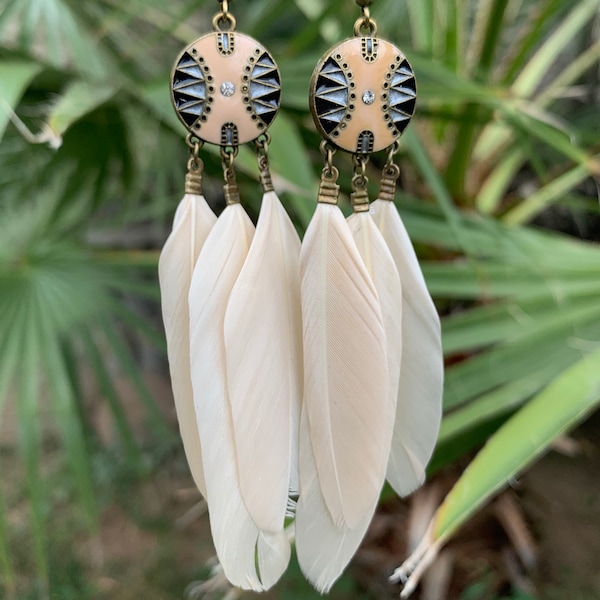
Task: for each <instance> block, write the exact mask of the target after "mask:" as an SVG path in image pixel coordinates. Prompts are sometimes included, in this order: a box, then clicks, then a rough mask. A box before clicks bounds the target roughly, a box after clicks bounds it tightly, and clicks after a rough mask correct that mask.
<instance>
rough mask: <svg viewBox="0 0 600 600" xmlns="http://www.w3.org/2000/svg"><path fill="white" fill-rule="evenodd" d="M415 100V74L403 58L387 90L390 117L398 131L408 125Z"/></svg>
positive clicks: (401, 130)
mask: <svg viewBox="0 0 600 600" xmlns="http://www.w3.org/2000/svg"><path fill="white" fill-rule="evenodd" d="M416 101H417V84H416V81H415V75H414V73H413V71H412V69H411V68H410V65H409V64H408V61H406V60H403V61H402V63H400V66H399V67H398V68H397V70H396V72H395V73H394V75H393V76H392V80H391V82H390V91H389V102H390V117H391V119H392V122H393V123H394V125H395V126H396V128H397V129H398V131H399V132H400V133H402V132H403V131H404V130H405V129H406V127H407V126H408V124H409V122H410V120H411V118H412V116H413V114H414V112H415V106H416Z"/></svg>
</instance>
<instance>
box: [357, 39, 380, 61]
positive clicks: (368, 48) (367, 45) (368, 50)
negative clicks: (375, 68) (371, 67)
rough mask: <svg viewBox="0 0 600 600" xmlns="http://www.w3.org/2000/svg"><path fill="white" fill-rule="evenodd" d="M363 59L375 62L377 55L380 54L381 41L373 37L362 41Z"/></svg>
mask: <svg viewBox="0 0 600 600" xmlns="http://www.w3.org/2000/svg"><path fill="white" fill-rule="evenodd" d="M361 44H362V57H363V58H364V59H365V60H366V61H367V62H375V61H376V60H377V53H378V52H379V40H378V39H377V38H372V37H364V38H362V39H361Z"/></svg>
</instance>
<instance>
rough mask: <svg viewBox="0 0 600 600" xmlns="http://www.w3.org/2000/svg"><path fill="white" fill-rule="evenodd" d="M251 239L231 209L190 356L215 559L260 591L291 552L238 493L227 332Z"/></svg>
mask: <svg viewBox="0 0 600 600" xmlns="http://www.w3.org/2000/svg"><path fill="white" fill-rule="evenodd" d="M253 235H254V226H253V225H252V223H251V221H250V219H249V218H248V215H247V214H246V212H245V211H244V209H243V208H242V207H241V206H240V205H239V204H238V205H233V206H229V207H227V208H226V209H225V211H224V212H223V214H222V215H221V217H220V218H219V220H218V221H217V223H216V225H215V226H214V227H213V229H212V231H211V233H210V235H209V236H208V239H207V240H206V243H205V244H204V247H203V249H202V252H201V253H200V256H199V258H198V262H197V263H196V268H195V270H194V275H193V278H192V284H191V288H190V296H189V303H190V340H191V346H190V353H191V369H192V384H193V390H194V402H195V408H196V415H197V421H198V428H199V432H200V442H201V444H202V448H203V454H202V459H203V465H204V477H205V482H206V494H207V495H206V499H207V502H208V508H209V517H210V525H211V530H212V535H213V540H214V543H215V547H216V551H217V556H218V558H219V561H220V563H221V566H222V567H223V571H224V573H225V576H226V577H227V579H228V580H229V581H230V582H231V583H232V584H233V585H235V586H237V587H240V588H243V589H251V590H255V591H262V590H264V589H266V588H267V587H268V586H270V585H272V584H273V583H274V582H275V581H277V580H278V579H279V577H280V576H281V574H283V572H284V571H285V569H286V567H287V564H288V561H289V556H290V547H289V543H288V542H287V539H285V534H284V532H283V531H282V532H280V533H279V534H276V535H273V536H267V537H265V536H262V535H261V532H260V531H259V529H258V527H257V526H256V524H255V523H254V521H253V520H252V518H251V517H250V515H249V514H248V511H247V510H246V507H245V505H244V502H243V500H242V497H241V494H240V487H239V481H238V465H237V461H236V452H235V444H234V436H233V426H232V418H231V406H230V403H229V395H228V389H227V368H226V358H225V341H224V332H223V328H224V320H225V311H226V308H227V303H228V301H229V297H230V294H231V291H232V289H233V287H234V285H235V282H236V280H237V278H238V276H239V274H240V271H241V270H242V267H243V265H244V262H245V261H246V257H247V255H248V250H249V248H250V243H251V241H252V237H253ZM267 542H268V543H267ZM257 556H258V559H259V560H258V566H259V569H260V574H259V572H257V565H256V560H255V559H256V557H257Z"/></svg>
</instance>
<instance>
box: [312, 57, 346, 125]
mask: <svg viewBox="0 0 600 600" xmlns="http://www.w3.org/2000/svg"><path fill="white" fill-rule="evenodd" d="M349 108H350V81H349V78H348V76H347V74H346V73H345V72H344V69H343V68H342V66H341V65H340V64H339V63H338V62H337V61H336V59H335V58H334V57H330V58H329V59H328V60H327V61H326V62H325V64H324V65H323V67H322V68H321V70H320V72H319V75H318V77H317V81H316V90H315V94H314V109H315V113H316V116H317V118H318V120H319V123H320V125H321V126H322V128H323V129H324V131H325V133H326V134H327V135H329V134H331V133H333V131H334V130H335V129H336V128H337V127H338V126H339V125H340V124H341V123H342V121H343V120H344V119H345V118H346V117H347V115H348V111H349Z"/></svg>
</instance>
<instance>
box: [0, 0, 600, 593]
mask: <svg viewBox="0 0 600 600" xmlns="http://www.w3.org/2000/svg"><path fill="white" fill-rule="evenodd" d="M599 6H600V3H599V1H598V0H577V1H571V0H500V1H496V0H481V1H479V2H470V1H468V0H456V1H452V2H446V1H445V0H378V1H377V2H375V3H374V6H373V9H372V12H373V16H374V17H375V19H376V20H378V22H379V27H380V33H381V35H383V36H385V37H387V38H389V39H391V40H392V41H394V42H395V43H397V44H398V45H400V47H402V48H403V49H404V51H405V52H406V54H407V56H408V57H409V59H410V60H411V62H412V64H413V67H414V68H415V71H416V73H417V76H418V81H419V91H420V100H419V106H418V116H417V118H416V119H415V123H414V124H413V125H412V126H411V128H410V129H409V131H408V132H407V134H406V135H405V136H404V138H403V143H402V152H401V159H400V160H401V167H402V172H403V191H402V192H401V193H399V195H398V204H399V207H400V210H401V213H402V215H403V218H404V220H405V222H406V225H407V227H408V229H409V231H410V233H411V235H412V237H413V240H414V241H415V243H416V244H417V247H418V249H419V252H420V254H421V256H422V258H423V267H424V272H425V275H426V278H427V281H428V285H429V287H430V289H431V291H432V294H433V296H434V298H435V299H436V302H437V304H438V307H439V308H440V310H441V311H442V313H443V314H444V315H445V318H444V322H443V329H444V348H445V352H446V355H447V358H448V370H447V382H446V392H445V407H446V409H447V415H446V417H445V420H444V423H443V427H442V434H441V438H440V444H439V449H438V452H437V454H436V457H435V459H434V463H433V468H440V467H441V466H443V465H445V464H447V463H448V462H449V461H452V460H454V459H455V458H457V457H459V456H461V455H463V454H464V453H465V452H467V451H469V450H471V449H473V448H475V447H477V446H479V445H480V444H481V443H482V442H483V441H485V439H487V438H488V437H489V436H490V435H492V434H493V432H494V430H495V429H497V428H498V427H499V426H500V425H502V423H503V422H504V421H505V419H506V418H507V417H508V416H509V415H511V414H512V413H514V412H515V411H519V410H520V409H521V406H522V405H524V404H527V403H529V402H530V401H534V400H536V398H537V397H538V396H539V394H542V393H544V392H543V390H544V389H545V388H546V387H547V386H549V385H550V384H552V382H553V381H554V380H555V379H556V378H558V377H559V376H561V377H562V379H561V382H562V383H561V384H560V385H561V386H562V387H561V388H560V389H561V390H566V392H562V396H560V397H557V396H556V395H554V396H553V395H552V394H550V395H549V396H547V398H548V399H547V402H548V405H547V412H546V411H541V412H542V419H541V420H543V416H544V415H543V413H544V412H546V414H547V415H548V417H549V418H550V417H551V418H552V419H553V422H554V423H561V422H563V423H564V424H565V426H566V425H569V426H572V425H573V424H574V423H575V422H576V419H575V420H573V419H570V418H569V415H568V414H567V413H568V408H569V406H568V405H569V397H568V395H569V392H568V390H569V389H571V387H573V389H577V386H578V381H579V379H577V380H575V378H578V377H581V371H582V369H577V368H576V366H577V365H578V363H580V362H582V361H584V360H586V359H587V360H590V358H589V356H590V355H592V353H596V355H597V352H598V348H599V347H600V250H599V249H598V247H597V245H595V244H593V243H590V242H585V241H582V240H577V239H574V238H570V237H566V236H564V235H560V234H558V233H553V232H549V231H541V230H540V229H537V228H535V227H533V226H531V221H532V220H533V219H535V218H536V217H540V216H541V218H542V220H541V221H539V222H540V223H545V222H548V219H550V224H551V225H552V226H553V228H555V229H562V228H568V227H571V229H573V228H575V230H576V231H577V232H578V233H580V234H582V236H583V237H590V236H591V235H592V233H593V228H592V227H591V226H590V225H589V223H590V222H595V223H596V230H595V234H596V235H597V223H598V202H597V188H596V186H595V185H594V184H593V179H592V178H593V177H598V176H599V175H600V154H599V152H600V147H599V140H600V135H599V134H600V131H599V129H600V126H599V121H598V109H597V105H595V104H594V102H595V100H596V101H597V98H598V92H599V89H600V85H599V81H598V60H599V58H600V40H598V39H597V37H594V31H596V32H597V19H598V10H599ZM214 8H215V3H214V2H208V1H205V2H201V1H199V0H193V1H189V0H170V1H166V0H4V1H3V3H2V7H0V140H1V145H0V194H1V195H0V415H2V414H3V411H2V409H3V407H4V405H5V404H6V403H7V402H10V401H11V400H12V401H13V402H15V403H16V407H17V409H16V412H15V416H14V421H12V422H10V423H8V424H5V426H8V427H14V428H16V429H17V430H18V436H17V437H18V449H17V450H16V451H17V452H18V455H19V457H20V460H21V461H22V464H23V465H24V466H25V470H24V471H25V476H24V485H25V486H26V490H25V494H26V496H27V498H28V506H29V511H28V515H29V518H28V522H29V534H28V536H27V537H28V540H29V541H28V544H29V546H28V547H30V548H31V555H32V557H33V563H34V571H35V573H36V577H37V590H38V593H39V597H47V596H48V595H49V594H50V593H51V592H52V593H54V592H56V590H57V588H56V587H55V586H60V585H62V584H61V582H60V581H58V582H57V580H56V578H53V577H51V571H52V569H51V567H50V563H49V542H48V539H47V535H46V532H47V524H48V520H49V519H50V516H51V514H52V510H53V505H54V503H55V501H56V499H55V498H53V495H52V493H50V488H49V485H48V484H49V476H48V475H47V473H46V472H45V470H44V469H43V465H42V463H43V458H44V453H45V450H44V439H45V438H44V432H45V431H47V430H48V429H51V430H52V431H54V432H55V433H56V436H57V437H58V439H60V445H61V448H62V449H63V456H64V459H65V461H66V464H67V465H68V467H69V473H70V480H69V481H70V482H71V483H70V487H69V488H68V489H69V490H70V491H69V493H70V495H71V496H72V497H71V500H73V501H76V502H77V505H78V506H79V507H80V510H81V515H82V519H81V523H80V527H84V528H86V529H87V530H88V531H90V532H91V533H94V532H95V531H96V528H97V523H98V516H99V512H100V510H101V508H102V506H101V498H100V499H99V497H98V493H97V490H98V485H99V482H98V478H99V472H98V469H97V468H94V456H95V455H96V454H97V453H98V452H99V451H100V449H101V446H102V444H101V441H100V440H99V439H98V437H97V435H95V434H94V432H93V431H92V430H91V428H90V427H89V422H88V418H87V416H86V415H87V412H88V408H89V407H88V406H87V405H86V403H85V401H84V394H83V392H82V386H83V384H82V372H83V370H84V369H87V370H89V371H90V372H91V373H92V374H93V377H94V379H95V381H96V382H97V385H98V387H99V388H100V390H101V392H102V393H101V401H102V402H105V403H106V406H107V410H108V412H109V414H110V415H111V419H112V422H113V426H114V428H115V430H116V431H117V438H116V441H115V442H114V443H115V448H112V450H111V451H113V452H115V455H117V456H119V457H121V458H120V460H122V461H123V463H124V464H126V465H127V468H128V469H130V470H131V472H132V473H136V474H144V473H147V472H148V470H149V469H150V468H151V466H152V460H151V457H150V456H149V454H148V452H147V450H146V449H145V448H143V447H142V446H141V445H140V444H139V443H138V442H137V441H136V439H135V437H134V436H133V433H132V431H131V423H130V422H129V420H128V416H127V414H126V411H125V410H124V408H123V404H122V400H121V398H120V395H119V391H118V389H117V387H116V386H115V383H114V378H115V376H116V375H120V376H125V377H127V378H129V379H130V380H131V381H132V384H133V387H134V389H135V390H136V392H137V396H138V397H139V402H140V405H141V406H143V407H144V410H145V411H146V420H147V421H146V422H147V424H148V426H149V428H150V429H151V431H152V435H153V436H154V439H156V440H161V443H162V444H164V447H165V448H168V447H171V446H172V444H173V443H174V438H175V436H174V434H173V432H172V431H171V430H170V429H169V428H168V427H167V426H166V424H165V421H164V419H163V418H162V416H161V414H160V413H159V411H158V409H157V407H156V404H155V402H154V399H153V397H152V394H151V393H150V391H149V390H148V389H147V387H146V384H145V383H144V380H143V378H142V376H141V373H140V369H139V366H138V364H137V362H136V359H135V357H134V355H133V353H132V346H131V344H130V343H128V339H129V337H128V336H130V333H131V332H135V333H136V335H138V336H141V337H142V338H143V339H145V340H146V343H148V344H151V345H152V346H153V347H155V348H156V349H157V350H159V351H160V352H163V353H164V347H165V344H164V340H163V337H162V331H161V329H160V327H159V326H157V324H156V320H155V319H151V318H147V315H148V314H152V311H147V310H146V311H142V310H139V307H140V306H156V303H157V301H158V299H159V294H158V287H157V281H156V263H157V257H158V248H159V246H160V243H161V241H162V240H163V239H164V237H165V236H166V233H167V231H168V226H169V222H170V220H171V218H172V213H173V211H174V209H175V207H176V204H177V201H178V199H179V197H180V195H181V192H182V184H183V176H184V167H185V162H186V146H185V144H184V143H183V136H184V131H183V129H182V128H181V126H180V125H179V123H178V121H177V119H176V118H175V116H174V113H173V111H172V109H171V106H170V101H169V94H168V79H169V71H170V68H171V63H172V60H173V58H174V57H175V56H176V55H177V53H178V51H179V50H180V48H181V47H182V46H183V45H184V44H187V43H189V42H190V41H191V40H193V39H194V38H195V37H197V36H198V35H199V34H201V33H202V32H204V31H206V30H207V28H208V26H209V23H210V17H211V12H212V11H213V10H214ZM233 9H234V10H235V13H236V16H237V18H238V23H239V26H240V28H241V29H243V30H244V31H245V32H248V33H250V34H252V35H254V36H255V37H257V38H259V39H260V40H261V41H263V43H264V44H265V45H266V46H267V47H269V48H270V50H271V51H272V53H273V54H274V55H275V56H276V57H277V60H278V62H279V65H280V68H281V71H282V75H283V87H284V100H283V103H284V104H283V110H282V113H281V115H280V117H279V118H278V120H277V121H276V123H275V125H274V126H273V129H272V136H273V143H272V146H271V156H272V166H273V168H274V171H275V173H276V175H277V185H278V188H279V189H280V190H281V196H282V199H283V200H284V202H285V205H286V206H287V207H288V210H289V211H290V214H291V215H292V217H293V219H294V221H295V223H296V225H297V227H298V229H299V230H300V231H301V232H302V231H303V230H304V229H305V227H306V225H307V223H308V221H309V219H310V217H311V214H312V211H313V209H314V204H315V200H316V195H315V189H316V186H317V182H318V174H319V171H320V168H321V165H320V155H319V152H318V142H319V138H318V136H317V134H316V132H315V131H314V128H313V126H312V122H311V119H310V117H309V115H308V105H307V87H308V81H309V78H310V74H311V71H312V69H313V66H314V65H315V64H316V62H317V60H318V58H319V56H320V55H321V54H322V53H323V51H325V50H326V49H327V48H328V47H329V46H330V45H332V44H333V43H335V42H336V41H338V40H340V39H342V38H344V37H347V36H349V35H350V34H351V32H352V23H353V21H354V19H355V18H356V16H357V10H356V6H355V5H354V3H353V2H351V1H350V0H332V1H330V2H325V1H324V0H295V1H293V2H280V1H277V0H253V1H252V2H234V3H233ZM594 22H596V30H594ZM204 160H205V163H206V173H207V182H206V192H207V195H208V196H209V199H210V200H211V202H212V203H213V205H215V206H218V205H219V202H220V199H219V191H218V185H219V183H218V182H219V179H220V175H219V174H220V165H219V160H218V155H217V154H216V153H214V152H211V151H208V150H207V152H205V153H204ZM381 160H382V158H381V157H379V159H378V160H374V161H373V164H372V166H371V169H372V171H371V172H370V173H369V175H370V179H371V181H372V182H375V181H376V180H377V178H378V168H379V167H381ZM336 161H337V162H339V167H340V169H341V171H342V173H343V174H346V175H348V173H349V172H350V168H351V167H350V163H349V161H347V160H344V159H343V158H336ZM254 163H255V159H254V157H253V156H252V154H251V152H250V151H246V152H242V153H241V154H240V158H239V167H240V170H241V171H242V172H243V177H242V192H243V200H244V204H245V206H246V207H247V208H248V210H249V212H250V214H253V215H256V213H257V210H258V208H259V201H260V194H259V192H258V187H257V183H256V181H255V178H256V175H257V170H256V168H255V164H254ZM342 179H343V177H342ZM349 179H350V178H349V177H346V180H347V181H348V182H349ZM375 190H376V188H375V187H374V188H373V189H372V191H373V193H375ZM345 191H346V192H347V191H348V189H347V188H345ZM346 208H347V206H346ZM549 208H552V210H548V209H549ZM154 312H155V311H154ZM599 373H600V371H599ZM565 377H566V378H569V377H570V378H573V379H567V381H566V383H565ZM598 380H600V374H599V375H598ZM565 396H566V397H565ZM532 399H533V400H532ZM599 400H600V395H599V394H598V393H597V388H596V392H595V393H591V394H587V395H585V407H584V410H582V412H581V414H580V415H579V418H583V416H584V415H585V414H587V413H588V412H589V411H590V410H592V409H593V408H594V407H595V406H596V405H597V403H598V401H599ZM517 416H518V413H517ZM536 418H538V417H536ZM561 420H562V421H561ZM510 423H511V422H510V421H508V422H507V423H506V424H505V427H510V426H511V425H510ZM541 425H542V424H541V423H539V422H535V421H532V422H531V423H530V427H531V430H532V432H535V429H536V427H537V426H540V427H541ZM521 427H522V424H521ZM559 429H560V428H559ZM553 431H554V430H553ZM557 431H558V430H557ZM508 434H510V430H509V431H508ZM504 435H507V434H506V431H505V432H504ZM508 437H509V438H510V435H509V436H508ZM549 441H551V439H550V440H544V444H543V445H542V446H541V447H539V448H536V451H535V452H533V451H531V449H529V450H527V449H525V450H521V451H522V452H524V454H523V456H515V457H513V458H514V459H515V460H517V462H518V464H520V465H521V467H523V466H525V465H526V464H527V463H528V462H529V461H530V460H531V459H532V458H533V456H534V455H535V454H536V453H537V452H539V451H542V450H543V448H544V447H546V445H547V443H549ZM505 450H506V451H507V452H510V451H511V448H510V447H507V448H505ZM12 451H13V450H12V449H10V448H8V449H5V452H12ZM489 460H490V462H489V463H485V464H484V465H483V468H484V469H486V468H489V469H497V471H496V479H497V480H498V481H500V482H501V481H504V480H505V476H508V475H507V473H504V471H502V470H501V469H500V467H498V465H496V464H494V460H493V457H492V458H491V459H489ZM1 469H2V456H0V472H1ZM2 483H3V478H2V477H0V573H1V577H0V581H1V582H2V583H1V584H0V588H3V597H7V598H15V597H23V596H20V595H19V593H20V592H19V590H18V585H17V582H18V571H19V569H18V566H17V565H16V564H15V556H16V554H15V552H14V550H13V548H12V544H13V543H14V541H15V537H16V534H15V532H14V531H13V530H12V528H11V525H10V524H9V523H7V522H6V518H5V516H6V510H4V509H3V508H2V507H3V505H4V504H5V503H6V502H9V503H14V502H15V492H14V490H11V489H3V488H2ZM493 489H495V488H493V486H490V487H489V489H488V490H487V491H484V493H483V494H482V493H479V496H478V498H475V499H471V502H470V503H468V504H465V505H464V506H463V507H462V510H463V516H464V517H465V518H466V517H467V516H469V515H470V514H471V513H472V511H473V510H474V508H475V506H477V505H478V504H479V503H480V502H481V501H482V500H483V499H484V498H485V497H487V495H489V494H490V493H491V492H492V491H493ZM486 494H487V495H486ZM75 571H76V569H75ZM75 571H74V577H76V578H77V577H78V575H77V573H76V572H75ZM82 593H83V592H82ZM57 597H58V596H57ZM61 597H63V596H61Z"/></svg>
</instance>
